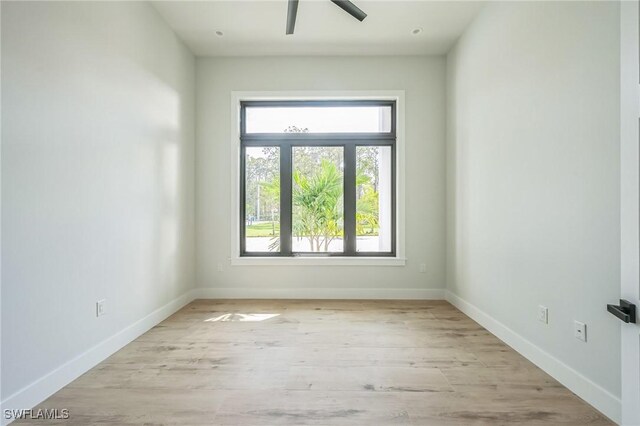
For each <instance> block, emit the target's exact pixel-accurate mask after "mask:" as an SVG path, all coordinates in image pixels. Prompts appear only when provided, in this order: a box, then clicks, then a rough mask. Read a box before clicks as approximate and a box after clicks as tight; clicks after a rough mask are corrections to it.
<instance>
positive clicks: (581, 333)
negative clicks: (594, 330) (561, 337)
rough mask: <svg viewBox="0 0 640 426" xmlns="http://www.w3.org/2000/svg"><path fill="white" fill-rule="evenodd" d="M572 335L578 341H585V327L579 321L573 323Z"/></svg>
mask: <svg viewBox="0 0 640 426" xmlns="http://www.w3.org/2000/svg"><path fill="white" fill-rule="evenodd" d="M573 335H574V336H575V337H576V339H578V340H582V341H583V342H586V341H587V325H586V324H585V323H582V322H580V321H574V322H573Z"/></svg>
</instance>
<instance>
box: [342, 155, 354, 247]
mask: <svg viewBox="0 0 640 426" xmlns="http://www.w3.org/2000/svg"><path fill="white" fill-rule="evenodd" d="M344 236H345V238H344V254H345V255H346V256H353V255H355V253H356V146H355V144H346V145H345V146H344Z"/></svg>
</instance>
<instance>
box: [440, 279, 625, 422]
mask: <svg viewBox="0 0 640 426" xmlns="http://www.w3.org/2000/svg"><path fill="white" fill-rule="evenodd" d="M446 299H447V301H448V302H449V303H451V304H452V305H454V306H455V307H456V308H458V309H460V310H461V311H462V312H463V313H464V314H466V315H467V316H469V317H470V318H471V319H473V320H474V321H476V322H477V323H478V324H480V325H481V326H483V327H484V328H486V329H487V330H488V331H489V332H491V333H492V334H494V335H495V336H496V337H497V338H499V339H500V340H502V341H503V342H504V343H506V344H507V345H509V346H511V347H512V348H513V349H515V350H516V351H517V352H518V353H520V354H521V355H522V356H524V357H525V358H527V359H528V360H529V361H531V362H533V363H534V364H535V365H537V366H538V367H540V368H541V369H542V370H544V371H545V372H546V373H547V374H549V375H550V376H551V377H553V378H554V379H556V380H557V381H559V382H560V383H562V384H563V385H564V386H566V387H567V388H568V389H569V390H571V391H572V392H573V393H575V394H576V395H578V396H579V397H580V398H582V399H584V400H585V401H586V402H588V403H589V404H591V405H592V406H593V407H595V408H596V409H597V410H599V411H600V412H602V413H603V414H604V415H605V416H607V417H609V418H610V419H611V420H613V421H614V422H616V423H618V424H620V422H621V413H622V405H621V401H620V399H619V398H617V397H616V396H615V395H613V394H612V393H610V392H609V391H607V390H606V389H604V388H603V387H601V386H599V385H597V384H596V383H594V382H592V381H591V380H589V379H588V378H587V377H585V376H583V375H582V374H580V373H578V372H577V371H575V370H574V369H573V368H571V367H569V366H568V365H566V364H565V363H563V362H562V361H560V360H559V359H557V358H555V357H554V356H552V355H550V354H549V353H547V352H545V351H544V350H542V349H541V348H539V347H538V346H536V345H534V344H533V343H531V342H530V341H528V340H527V339H525V338H524V337H522V336H521V335H519V334H518V333H516V332H515V331H513V330H512V329H510V328H509V327H507V326H506V325H504V324H502V323H501V322H499V321H498V320H496V319H495V318H493V317H491V316H490V315H488V314H487V313H485V312H483V311H482V310H480V309H479V308H477V307H476V306H474V305H472V304H471V303H469V302H467V301H466V300H464V299H462V298H460V297H459V296H458V295H456V294H454V293H452V292H450V291H446Z"/></svg>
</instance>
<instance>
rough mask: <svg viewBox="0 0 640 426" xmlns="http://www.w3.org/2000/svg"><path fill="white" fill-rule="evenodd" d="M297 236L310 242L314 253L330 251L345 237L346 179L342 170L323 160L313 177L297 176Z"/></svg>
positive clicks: (298, 172)
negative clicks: (344, 201) (344, 189)
mask: <svg viewBox="0 0 640 426" xmlns="http://www.w3.org/2000/svg"><path fill="white" fill-rule="evenodd" d="M293 182H294V188H293V207H294V211H293V214H294V216H295V219H294V221H293V226H294V229H293V231H294V235H297V236H298V237H299V238H300V237H305V238H307V239H308V240H309V248H310V250H311V251H321V250H322V251H327V250H328V249H329V244H330V243H331V241H333V240H334V239H335V238H337V237H340V236H342V208H341V203H340V200H341V197H342V176H341V175H340V172H339V171H338V167H337V166H336V164H334V163H333V162H331V161H328V160H326V159H323V160H322V161H321V163H320V168H319V169H317V171H316V173H314V174H312V175H311V176H306V175H304V174H302V173H300V171H298V170H296V171H295V172H294V174H293Z"/></svg>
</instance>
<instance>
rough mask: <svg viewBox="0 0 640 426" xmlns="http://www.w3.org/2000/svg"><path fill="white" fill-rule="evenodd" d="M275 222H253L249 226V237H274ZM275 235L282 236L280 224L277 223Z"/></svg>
mask: <svg viewBox="0 0 640 426" xmlns="http://www.w3.org/2000/svg"><path fill="white" fill-rule="evenodd" d="M273 228H274V223H273V222H253V225H247V231H246V232H247V237H273V236H274V234H273ZM275 232H276V233H275V235H280V223H279V222H275Z"/></svg>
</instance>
